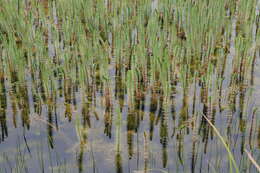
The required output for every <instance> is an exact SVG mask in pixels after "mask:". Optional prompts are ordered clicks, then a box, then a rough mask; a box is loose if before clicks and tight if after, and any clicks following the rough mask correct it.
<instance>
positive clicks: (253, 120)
mask: <svg viewBox="0 0 260 173" xmlns="http://www.w3.org/2000/svg"><path fill="white" fill-rule="evenodd" d="M256 113H257V108H254V110H253V114H252V119H251V126H250V131H249V146H250V149H252V148H253V146H252V133H253V128H254V122H256V121H255V114H256Z"/></svg>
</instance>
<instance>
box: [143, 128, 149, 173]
mask: <svg viewBox="0 0 260 173" xmlns="http://www.w3.org/2000/svg"><path fill="white" fill-rule="evenodd" d="M148 159H149V149H148V139H147V135H146V132H144V173H147V169H148V166H149V165H148Z"/></svg>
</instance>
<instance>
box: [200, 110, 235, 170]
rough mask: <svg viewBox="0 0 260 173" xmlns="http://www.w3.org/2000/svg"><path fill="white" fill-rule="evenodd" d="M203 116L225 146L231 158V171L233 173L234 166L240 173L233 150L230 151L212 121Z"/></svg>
mask: <svg viewBox="0 0 260 173" xmlns="http://www.w3.org/2000/svg"><path fill="white" fill-rule="evenodd" d="M202 116H203V117H204V118H205V119H206V121H207V122H208V123H209V125H210V126H211V127H212V128H213V130H214V132H215V133H216V134H217V136H218V137H219V139H220V140H221V143H222V144H223V145H224V147H225V149H226V150H227V152H228V157H229V163H230V171H231V172H232V167H233V166H234V168H235V171H236V173H239V169H238V167H237V164H236V161H235V159H234V156H233V154H232V152H231V150H230V149H229V146H228V144H227V143H226V141H225V139H224V138H223V137H222V136H221V134H220V133H219V131H218V129H217V128H216V127H215V126H214V124H212V123H211V121H210V120H209V119H208V118H207V117H206V116H205V115H204V114H202Z"/></svg>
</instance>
